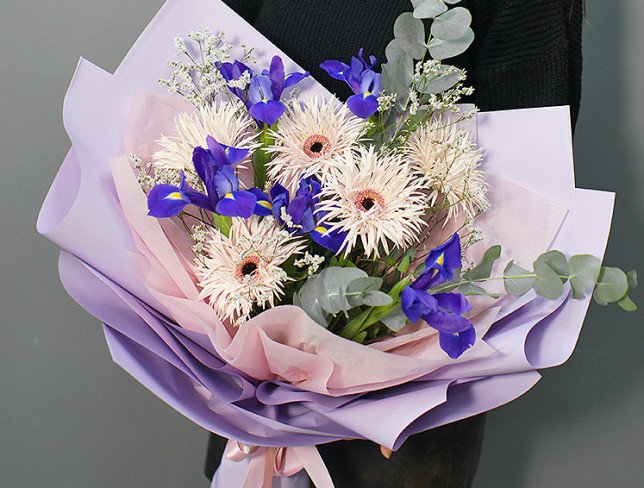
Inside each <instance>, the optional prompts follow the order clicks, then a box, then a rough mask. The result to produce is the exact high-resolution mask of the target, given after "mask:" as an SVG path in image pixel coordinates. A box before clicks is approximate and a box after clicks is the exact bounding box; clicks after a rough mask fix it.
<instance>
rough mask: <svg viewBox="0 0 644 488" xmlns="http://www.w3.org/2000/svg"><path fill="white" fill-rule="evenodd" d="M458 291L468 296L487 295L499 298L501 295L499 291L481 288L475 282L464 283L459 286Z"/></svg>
mask: <svg viewBox="0 0 644 488" xmlns="http://www.w3.org/2000/svg"><path fill="white" fill-rule="evenodd" d="M458 291H459V292H460V293H461V294H463V295H466V296H486V297H490V298H494V299H497V298H499V297H500V295H499V294H498V293H490V292H488V291H487V290H486V289H485V288H481V287H480V286H477V285H475V284H473V283H464V284H462V285H461V286H459V287H458Z"/></svg>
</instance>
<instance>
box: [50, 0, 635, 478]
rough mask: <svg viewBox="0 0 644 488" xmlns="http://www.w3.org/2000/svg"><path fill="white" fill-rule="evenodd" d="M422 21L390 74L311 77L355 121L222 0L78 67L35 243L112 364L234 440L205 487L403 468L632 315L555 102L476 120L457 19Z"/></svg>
mask: <svg viewBox="0 0 644 488" xmlns="http://www.w3.org/2000/svg"><path fill="white" fill-rule="evenodd" d="M412 3H413V7H414V11H413V13H412V12H408V13H405V14H403V15H401V16H400V18H398V19H397V21H396V24H395V28H394V35H395V39H394V40H393V41H392V42H391V43H390V44H389V46H388V48H387V60H386V63H383V64H381V65H379V64H378V60H377V59H375V58H374V57H373V56H369V55H368V52H367V51H368V47H367V51H365V50H361V51H360V52H359V53H356V56H355V57H353V58H352V59H351V60H328V61H326V62H324V63H323V64H322V65H321V67H322V68H323V70H324V71H326V73H328V75H329V76H331V77H332V78H335V79H337V80H341V81H343V82H346V83H347V84H348V85H349V87H350V88H351V90H352V91H353V93H354V95H353V96H351V97H350V98H349V99H348V100H347V101H346V103H341V102H340V101H339V100H337V99H336V98H335V97H334V96H332V95H331V94H330V93H328V92H327V91H326V90H325V89H324V88H322V87H321V86H320V85H319V84H317V83H316V82H315V81H314V80H313V79H311V77H310V75H309V73H307V72H305V71H304V70H302V69H301V68H299V67H298V66H297V65H295V63H293V62H292V61H291V60H290V59H289V58H288V57H287V56H285V55H284V54H283V53H281V52H280V51H279V49H278V48H277V47H275V46H273V45H271V44H270V43H269V42H268V41H267V40H266V39H264V38H263V37H262V36H261V35H260V34H259V33H257V32H256V31H254V30H253V29H252V28H251V27H250V26H249V25H247V24H246V23H245V22H244V21H243V20H241V19H240V18H239V17H237V15H236V14H235V13H234V12H232V11H231V10H230V9H228V7H226V6H225V5H223V4H222V3H221V2H219V1H212V0H209V1H205V0H170V1H168V2H167V3H166V5H165V6H164V7H163V9H162V10H161V12H160V13H159V15H158V16H157V17H156V18H155V20H154V21H153V22H152V24H151V25H150V27H149V28H148V29H147V30H146V31H145V33H144V34H143V35H142V37H141V38H140V39H139V40H138V42H137V43H136V45H135V47H134V48H133V49H132V51H131V52H130V53H129V54H128V56H127V57H126V59H125V61H124V62H123V64H122V65H121V66H120V67H119V68H118V69H117V71H116V72H115V74H114V75H110V74H108V73H106V72H104V71H101V70H100V69H99V68H97V67H95V66H93V65H91V64H90V63H88V62H87V61H84V60H81V63H80V64H79V66H78V69H77V72H76V74H75V76H74V79H73V81H72V85H71V87H70V90H69V93H68V95H67V99H66V102H65V108H64V114H65V124H66V128H67V130H68V133H69V135H70V138H71V140H72V143H73V147H72V149H71V151H70V153H69V155H68V156H67V158H66V159H65V162H64V163H63V166H62V168H61V170H60V172H59V174H58V176H57V178H56V180H55V182H54V185H53V186H52V189H51V190H50V193H49V195H48V197H47V200H46V202H45V204H44V207H43V210H42V212H41V215H40V217H39V222H38V228H39V230H40V232H41V233H43V234H44V235H46V236H47V237H48V238H50V239H51V240H53V241H54V242H56V243H57V244H59V245H60V246H61V248H62V249H63V251H62V252H61V257H60V274H61V279H62V282H63V284H64V286H65V287H66V289H67V290H68V291H69V293H70V294H71V295H72V297H73V298H74V299H75V300H76V301H77V302H78V303H79V304H81V305H82V306H83V307H84V308H86V309H87V310H88V311H89V312H90V313H92V314H94V315H95V316H96V317H98V318H99V319H100V320H101V321H102V322H103V324H104V331H105V336H106V339H107V342H108V345H109V348H110V351H111V353H112V356H113V358H114V360H115V361H116V362H117V363H119V364H120V365H121V366H122V367H123V368H124V369H126V370H127V371H128V372H129V373H130V374H132V375H133V376H134V377H135V378H137V379H138V380H139V381H140V382H141V383H142V384H143V385H145V386H146V387H147V388H149V389H150V390H151V391H153V392H154V393H155V394H157V395H158V396H159V397H160V398H162V399H163V400H164V401H166V402H167V403H168V404H170V405H171V406H173V407H174V408H176V409H177V410H178V411H179V412H181V413H183V414H184V415H186V416H187V417H189V418H190V419H192V420H194V421H195V422H196V423H198V424H199V425H202V426H203V427H205V428H206V429H208V430H210V431H212V432H215V433H218V434H220V435H222V436H225V437H227V438H229V439H230V441H229V443H228V447H227V450H226V454H225V455H224V458H223V459H222V464H221V466H220V468H219V470H218V471H217V473H216V475H215V478H214V480H213V486H216V487H231V486H240V487H241V486H244V487H261V486H264V487H267V486H271V483H272V479H273V477H275V476H279V477H286V478H288V477H291V476H293V475H295V474H296V473H298V472H300V471H301V470H303V469H304V470H306V472H307V473H308V475H309V476H310V478H311V479H312V480H313V481H314V483H315V484H316V486H319V487H324V486H326V487H330V486H332V481H331V479H330V477H329V474H328V471H327V470H326V467H325V466H324V464H323V463H322V460H321V458H320V457H319V455H318V454H317V450H316V449H315V447H314V446H315V445H317V444H321V443H328V442H333V441H336V440H341V439H368V440H371V441H373V442H375V443H377V444H380V445H381V446H383V449H385V450H394V451H395V450H396V449H397V448H399V447H400V446H401V444H402V443H403V442H404V441H405V439H407V438H408V437H409V436H410V435H413V434H414V433H418V432H422V431H425V430H428V429H431V428H433V427H436V426H439V425H443V424H446V423H449V422H453V421H456V420H459V419H462V418H466V417H468V416H472V415H475V414H477V413H480V412H484V411H486V410H489V409H492V408H495V407H497V406H499V405H502V404H504V403H506V402H508V401H510V400H512V399H514V398H516V397H517V396H519V395H521V394H523V393H524V392H525V391H527V390H528V389H530V388H531V387H532V386H533V385H534V384H535V383H536V382H537V381H538V379H539V375H538V373H537V372H536V370H537V369H540V368H546V367H551V366H555V365H558V364H561V363H562V362H564V361H565V360H566V359H567V358H568V357H569V355H570V354H571V353H572V350H573V348H574V345H575V343H576V339H577V336H578V334H579V330H580V328H581V324H582V321H583V318H584V315H585V313H586V310H587V307H588V305H589V302H590V300H591V297H592V298H594V299H595V301H597V302H598V303H599V304H600V305H607V304H609V303H617V304H618V305H619V306H621V307H622V308H623V309H625V310H635V308H636V306H635V304H634V303H633V302H632V301H631V299H630V298H629V294H630V293H631V292H632V290H633V289H634V288H635V287H636V285H637V283H636V282H637V277H636V274H635V272H630V273H628V274H626V273H624V272H623V271H622V270H620V269H619V268H614V267H606V266H602V264H601V257H602V256H603V252H604V249H605V246H606V242H607V238H608V231H609V227H610V219H611V212H612V202H613V196H612V195H611V194H607V193H602V192H595V191H588V190H577V189H575V187H574V179H573V178H574V175H573V168H572V156H571V135H570V121H569V115H568V111H567V108H566V107H555V108H545V109H530V110H517V111H506V112H496V113H479V112H478V111H477V109H476V107H474V106H472V105H469V104H467V103H463V102H464V101H465V100H466V98H467V97H468V96H469V95H471V93H472V90H473V89H472V88H471V87H468V85H467V81H466V73H465V72H464V71H463V70H460V69H458V68H456V67H454V66H450V65H449V64H446V63H445V62H444V61H445V60H446V59H449V58H451V57H454V56H456V55H458V54H460V53H462V52H463V51H464V50H465V49H467V47H468V46H469V45H470V44H471V42H472V40H473V38H474V34H473V32H472V29H471V28H470V23H471V16H470V14H469V12H468V11H467V10H466V9H465V8H463V7H461V6H458V5H456V4H458V2H457V1H450V2H447V1H445V2H443V1H441V0H438V1H431V2H418V1H414V2H412ZM423 20H426V21H427V23H429V24H430V25H431V29H430V32H429V34H427V33H426V29H425V23H424V22H423ZM222 28H225V30H226V32H227V35H226V34H224V32H222V30H221V29H222ZM195 29H200V30H195ZM187 32H189V34H188V35H187V37H185V36H183V37H181V36H182V35H183V34H184V33H187ZM251 46H254V47H251ZM173 51H174V53H173ZM173 54H174V55H173ZM168 59H169V60H170V61H169V65H170V67H169V68H168V65H167V63H166V61H167V60H168ZM158 80H160V81H158ZM294 479H295V478H292V480H294ZM293 483H295V481H293Z"/></svg>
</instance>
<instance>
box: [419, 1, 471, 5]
mask: <svg viewBox="0 0 644 488" xmlns="http://www.w3.org/2000/svg"><path fill="white" fill-rule="evenodd" d="M443 1H444V2H445V3H448V4H450V5H454V4H457V3H460V2H461V0H443ZM412 2H413V0H412Z"/></svg>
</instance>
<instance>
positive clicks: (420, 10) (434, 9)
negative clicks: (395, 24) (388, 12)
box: [412, 0, 448, 19]
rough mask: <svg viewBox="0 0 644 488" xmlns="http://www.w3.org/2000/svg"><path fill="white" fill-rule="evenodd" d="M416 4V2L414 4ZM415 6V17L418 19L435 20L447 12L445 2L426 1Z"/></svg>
mask: <svg viewBox="0 0 644 488" xmlns="http://www.w3.org/2000/svg"><path fill="white" fill-rule="evenodd" d="M412 3H414V2H412ZM416 3H418V5H414V17H416V18H417V19H433V18H435V17H437V16H438V15H440V14H442V13H444V12H447V8H448V7H447V5H445V2H444V1H443V0H425V1H423V2H416Z"/></svg>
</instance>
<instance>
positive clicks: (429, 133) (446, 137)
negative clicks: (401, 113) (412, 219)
mask: <svg viewBox="0 0 644 488" xmlns="http://www.w3.org/2000/svg"><path fill="white" fill-rule="evenodd" d="M405 153H406V155H407V156H408V157H409V159H410V161H411V162H412V163H413V164H414V166H415V168H416V170H417V171H418V172H419V173H421V174H422V175H423V176H424V178H425V179H426V184H427V186H428V187H429V188H431V192H430V203H431V205H436V204H437V203H438V202H439V201H440V202H441V203H442V204H444V205H445V207H446V208H447V218H448V219H450V218H452V217H456V216H458V213H459V209H462V210H464V211H465V212H466V214H467V216H468V217H469V218H472V217H474V216H475V215H476V214H477V213H479V212H482V211H485V210H487V208H488V206H489V203H488V201H487V198H486V192H487V189H488V186H487V184H486V183H485V180H484V177H483V174H482V173H481V171H480V165H481V161H482V158H483V155H482V152H481V151H480V150H479V149H478V148H477V147H476V145H475V144H473V143H472V141H471V139H470V135H469V133H468V132H467V131H465V130H462V129H460V128H459V127H458V124H456V123H454V122H451V121H449V120H447V119H445V118H443V117H437V118H435V119H433V120H431V121H429V122H427V123H426V124H424V125H422V126H421V127H419V128H418V129H416V131H414V132H413V133H412V134H411V136H410V138H409V141H408V143H407V145H406V146H405Z"/></svg>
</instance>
